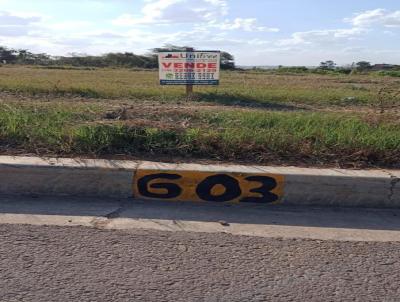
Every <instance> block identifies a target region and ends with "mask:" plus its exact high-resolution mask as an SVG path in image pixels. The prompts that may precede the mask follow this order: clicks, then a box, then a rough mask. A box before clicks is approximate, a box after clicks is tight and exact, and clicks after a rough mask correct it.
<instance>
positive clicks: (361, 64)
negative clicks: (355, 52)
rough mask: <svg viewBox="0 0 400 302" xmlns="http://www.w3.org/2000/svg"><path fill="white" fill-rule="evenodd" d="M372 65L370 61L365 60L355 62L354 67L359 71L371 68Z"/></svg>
mask: <svg viewBox="0 0 400 302" xmlns="http://www.w3.org/2000/svg"><path fill="white" fill-rule="evenodd" d="M371 67H372V65H371V63H370V62H367V61H360V62H357V63H356V68H357V70H359V71H365V70H369V69H371Z"/></svg>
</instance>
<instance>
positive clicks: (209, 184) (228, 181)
mask: <svg viewBox="0 0 400 302" xmlns="http://www.w3.org/2000/svg"><path fill="white" fill-rule="evenodd" d="M216 185H222V186H224V187H225V192H224V193H223V194H221V195H212V194H211V191H212V189H213V188H214V187H215V186H216ZM196 193H197V196H199V197H200V199H202V200H205V201H216V202H226V201H231V200H233V199H235V198H238V197H239V196H240V195H241V194H242V190H241V189H240V185H239V182H238V181H237V180H236V179H234V178H233V177H231V176H228V175H225V174H217V175H214V176H209V177H207V178H206V179H205V180H203V181H202V182H201V183H200V184H199V185H198V186H197V188H196Z"/></svg>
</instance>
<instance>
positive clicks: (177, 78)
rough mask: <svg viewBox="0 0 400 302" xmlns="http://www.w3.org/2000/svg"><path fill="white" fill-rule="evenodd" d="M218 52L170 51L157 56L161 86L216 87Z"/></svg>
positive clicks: (218, 67) (218, 64)
mask: <svg viewBox="0 0 400 302" xmlns="http://www.w3.org/2000/svg"><path fill="white" fill-rule="evenodd" d="M220 58H221V54H220V52H219V51H172V52H160V53H159V55H158V62H159V69H160V84H161V85H218V84H219V70H220Z"/></svg>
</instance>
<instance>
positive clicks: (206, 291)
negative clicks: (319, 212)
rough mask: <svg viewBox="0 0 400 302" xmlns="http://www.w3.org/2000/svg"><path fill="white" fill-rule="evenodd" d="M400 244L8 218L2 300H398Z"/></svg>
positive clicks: (0, 256)
mask: <svg viewBox="0 0 400 302" xmlns="http://www.w3.org/2000/svg"><path fill="white" fill-rule="evenodd" d="M399 299H400V243H399V242H397V243H391V242H386V243H385V242H380V243H376V242H336V241H320V240H304V239H301V240H300V239H296V240H295V239H276V238H275V239H274V238H261V237H243V236H234V235H230V234H218V233H209V234H205V233H193V232H162V231H145V230H100V229H94V228H85V227H60V226H51V227H50V226H32V225H26V226H22V225H0V301H2V302H3V301H4V302H11V301H63V302H66V301H82V302H83V301H115V302H117V301H363V302H366V301H399Z"/></svg>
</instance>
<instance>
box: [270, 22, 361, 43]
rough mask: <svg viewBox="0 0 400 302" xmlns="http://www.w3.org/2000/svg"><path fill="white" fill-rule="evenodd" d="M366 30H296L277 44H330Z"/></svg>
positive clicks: (354, 36)
mask: <svg viewBox="0 0 400 302" xmlns="http://www.w3.org/2000/svg"><path fill="white" fill-rule="evenodd" d="M365 32H366V30H365V29H362V28H357V27H354V28H349V29H327V30H311V31H304V32H295V33H293V34H292V37H291V38H290V39H282V40H280V41H278V42H277V43H276V44H277V45H278V46H290V45H300V44H315V43H319V44H321V43H323V44H325V45H326V44H330V43H336V42H338V41H343V40H351V39H354V38H356V37H358V36H360V35H361V34H363V33H365Z"/></svg>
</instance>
